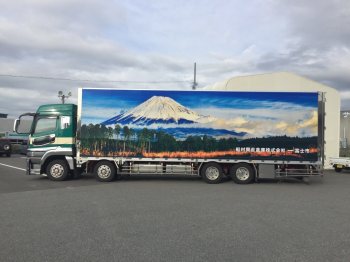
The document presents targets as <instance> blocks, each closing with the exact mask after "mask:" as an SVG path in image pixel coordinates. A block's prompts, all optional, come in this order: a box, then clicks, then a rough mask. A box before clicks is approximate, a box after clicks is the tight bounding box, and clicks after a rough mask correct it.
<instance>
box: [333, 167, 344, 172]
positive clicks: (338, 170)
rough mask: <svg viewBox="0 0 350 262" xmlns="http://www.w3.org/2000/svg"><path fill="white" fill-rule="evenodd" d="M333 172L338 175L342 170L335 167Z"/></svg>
mask: <svg viewBox="0 0 350 262" xmlns="http://www.w3.org/2000/svg"><path fill="white" fill-rule="evenodd" d="M334 170H335V172H337V173H340V172H341V171H342V170H343V169H342V168H341V167H335V168H334Z"/></svg>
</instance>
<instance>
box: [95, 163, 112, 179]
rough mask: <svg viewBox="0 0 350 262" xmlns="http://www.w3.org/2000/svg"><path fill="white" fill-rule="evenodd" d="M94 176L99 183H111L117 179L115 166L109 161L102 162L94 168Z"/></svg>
mask: <svg viewBox="0 0 350 262" xmlns="http://www.w3.org/2000/svg"><path fill="white" fill-rule="evenodd" d="M94 175H95V178H96V179H97V180H98V181H101V182H111V181H112V180H114V178H115V177H116V169H115V165H114V164H113V163H111V162H109V161H100V162H98V163H97V164H96V166H95V168H94Z"/></svg>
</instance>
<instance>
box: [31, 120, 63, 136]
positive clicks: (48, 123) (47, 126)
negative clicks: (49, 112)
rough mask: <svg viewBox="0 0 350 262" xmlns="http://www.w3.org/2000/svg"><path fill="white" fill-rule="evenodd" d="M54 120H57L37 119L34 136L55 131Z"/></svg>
mask: <svg viewBox="0 0 350 262" xmlns="http://www.w3.org/2000/svg"><path fill="white" fill-rule="evenodd" d="M56 120H57V118H39V119H38V121H37V123H36V127H35V131H34V134H37V133H42V132H50V131H55V130H56Z"/></svg>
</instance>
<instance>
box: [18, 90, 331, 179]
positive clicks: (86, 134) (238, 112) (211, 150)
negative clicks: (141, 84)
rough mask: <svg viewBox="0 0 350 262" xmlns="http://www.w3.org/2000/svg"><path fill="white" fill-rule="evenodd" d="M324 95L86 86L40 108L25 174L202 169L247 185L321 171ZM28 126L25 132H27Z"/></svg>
mask: <svg viewBox="0 0 350 262" xmlns="http://www.w3.org/2000/svg"><path fill="white" fill-rule="evenodd" d="M323 97H324V96H323V93H312V92H311V93H310V92H230V91H180V90H178V91H165V90H115V89H93V88H81V89H79V98H78V105H77V106H76V105H72V104H56V105H55V104H51V105H43V106H40V107H39V108H38V110H37V112H36V113H27V114H23V115H22V116H20V118H19V119H17V120H16V121H15V130H16V132H18V133H21V131H20V129H21V119H23V118H24V117H28V116H29V117H32V118H33V124H32V126H31V130H30V131H28V132H29V134H30V135H29V142H28V153H27V174H29V175H31V174H46V175H47V176H48V177H49V178H50V179H51V180H58V181H60V180H65V179H67V178H68V177H69V176H71V175H79V174H80V173H91V172H92V173H94V175H95V177H96V178H97V179H98V180H99V181H112V180H114V179H117V178H120V177H121V176H123V175H137V174H152V175H180V174H181V175H189V176H200V177H202V178H203V180H205V181H206V182H207V183H219V182H220V181H221V180H222V179H223V177H224V176H230V177H232V179H233V181H234V182H236V183H239V184H246V183H250V182H253V181H256V180H258V179H262V178H286V177H310V176H320V175H322V167H323V146H324V140H323V135H324V114H325V113H324V98H323ZM22 132H23V131H22Z"/></svg>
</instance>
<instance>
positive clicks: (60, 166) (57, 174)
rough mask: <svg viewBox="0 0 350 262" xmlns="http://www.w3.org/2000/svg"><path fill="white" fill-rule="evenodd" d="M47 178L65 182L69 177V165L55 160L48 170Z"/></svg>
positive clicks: (63, 161) (48, 166)
mask: <svg viewBox="0 0 350 262" xmlns="http://www.w3.org/2000/svg"><path fill="white" fill-rule="evenodd" d="M46 174H47V176H48V177H49V178H50V179H51V180H53V181H63V180H66V179H67V177H68V165H67V162H66V161H65V160H61V159H58V160H53V161H51V162H50V163H49V164H48V165H47V168H46Z"/></svg>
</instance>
